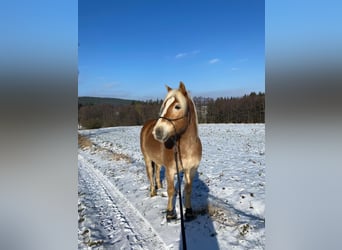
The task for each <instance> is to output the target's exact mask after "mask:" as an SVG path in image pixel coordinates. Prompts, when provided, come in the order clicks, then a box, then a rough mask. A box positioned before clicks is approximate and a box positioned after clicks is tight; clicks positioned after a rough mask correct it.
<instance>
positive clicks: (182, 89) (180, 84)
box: [179, 82, 187, 95]
mask: <svg viewBox="0 0 342 250" xmlns="http://www.w3.org/2000/svg"><path fill="white" fill-rule="evenodd" d="M179 90H180V91H181V92H182V94H183V95H187V91H186V88H185V85H184V83H183V82H180V83H179Z"/></svg>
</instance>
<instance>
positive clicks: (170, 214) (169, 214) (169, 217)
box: [166, 210, 177, 222]
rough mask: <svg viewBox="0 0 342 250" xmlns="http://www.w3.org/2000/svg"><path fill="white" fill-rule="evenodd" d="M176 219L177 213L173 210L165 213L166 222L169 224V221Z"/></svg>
mask: <svg viewBox="0 0 342 250" xmlns="http://www.w3.org/2000/svg"><path fill="white" fill-rule="evenodd" d="M176 219H177V213H176V211H175V210H171V211H169V210H167V211H166V220H167V221H168V222H169V221H171V220H176Z"/></svg>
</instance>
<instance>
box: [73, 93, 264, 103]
mask: <svg viewBox="0 0 342 250" xmlns="http://www.w3.org/2000/svg"><path fill="white" fill-rule="evenodd" d="M252 93H255V94H257V95H258V94H260V93H261V94H264V95H265V94H266V93H265V91H258V92H257V91H251V92H249V93H245V94H242V95H239V96H217V97H210V96H203V95H201V96H197V95H195V96H193V95H191V93H190V96H191V98H192V99H193V98H211V99H214V100H215V99H218V98H241V97H243V96H245V95H246V96H249V95H250V94H252ZM165 95H166V94H165ZM77 98H103V99H121V100H125V101H141V102H144V101H150V100H152V101H154V100H163V99H164V98H165V97H164V98H158V97H155V98H150V99H127V98H120V97H110V96H77Z"/></svg>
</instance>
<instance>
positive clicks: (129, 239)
mask: <svg viewBox="0 0 342 250" xmlns="http://www.w3.org/2000/svg"><path fill="white" fill-rule="evenodd" d="M140 129H141V127H140V126H132V127H115V128H104V129H96V130H80V131H79V133H80V134H82V135H84V136H86V137H88V138H89V139H90V140H91V141H92V143H93V145H92V146H91V147H85V148H82V149H81V148H80V149H79V158H78V159H79V249H180V248H181V245H182V244H181V232H180V223H175V222H171V223H167V222H166V221H165V209H166V202H167V198H166V189H165V187H166V180H164V179H163V187H164V188H163V189H161V190H159V191H158V192H159V193H158V194H159V195H158V196H156V197H153V198H150V197H149V196H148V195H149V193H148V186H149V183H148V180H147V177H146V173H145V165H144V162H143V157H142V154H141V152H140V147H139V133H140ZM199 133H200V138H201V140H202V144H203V157H202V161H201V164H200V167H199V171H198V175H197V176H196V179H195V181H194V184H193V194H192V204H193V209H194V211H195V212H196V213H197V218H196V219H195V220H194V221H191V222H186V224H185V230H186V236H187V246H188V249H196V250H200V249H264V248H265V217H264V215H265V126H264V125H263V124H200V125H199ZM161 175H162V177H164V172H163V171H162V173H161ZM176 201H177V203H176V210H177V213H178V215H179V206H178V199H176Z"/></svg>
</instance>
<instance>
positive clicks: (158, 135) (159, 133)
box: [154, 128, 163, 139]
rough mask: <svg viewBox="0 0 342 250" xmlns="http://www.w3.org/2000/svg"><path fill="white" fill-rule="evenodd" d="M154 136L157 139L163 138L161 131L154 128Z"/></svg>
mask: <svg viewBox="0 0 342 250" xmlns="http://www.w3.org/2000/svg"><path fill="white" fill-rule="evenodd" d="M154 134H155V136H156V138H158V139H161V138H162V137H163V136H162V135H163V131H162V129H161V128H156V130H155V132H154Z"/></svg>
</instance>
